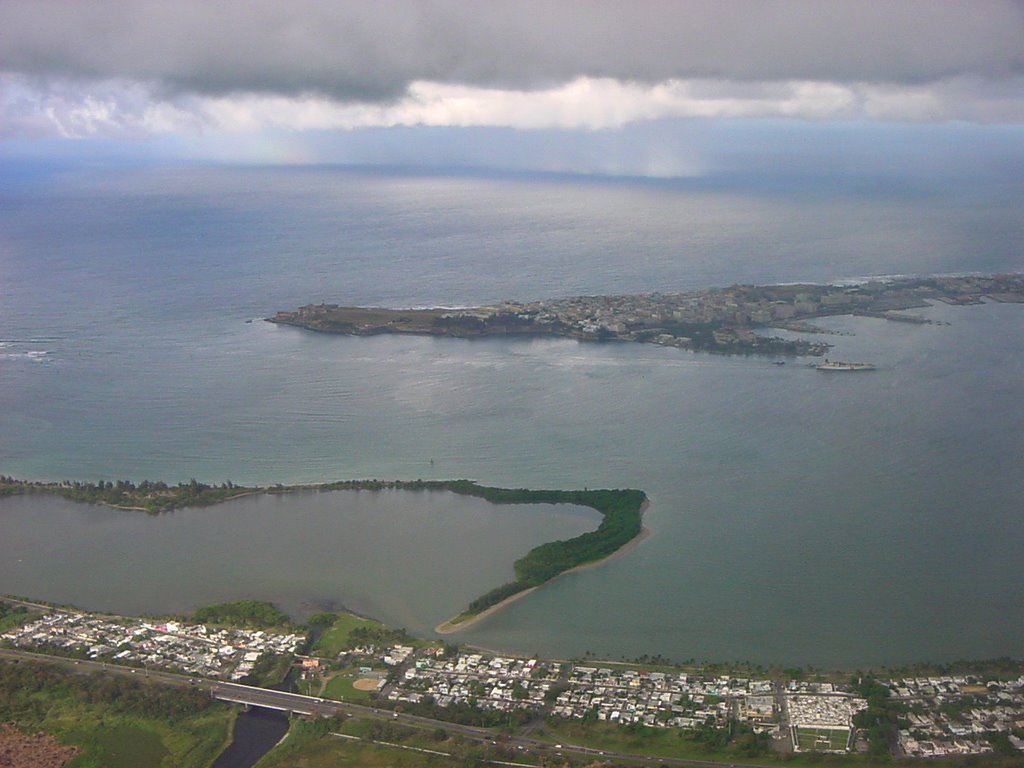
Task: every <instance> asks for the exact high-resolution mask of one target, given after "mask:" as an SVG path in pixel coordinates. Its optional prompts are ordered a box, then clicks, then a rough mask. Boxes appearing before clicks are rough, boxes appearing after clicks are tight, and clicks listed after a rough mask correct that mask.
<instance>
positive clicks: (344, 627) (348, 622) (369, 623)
mask: <svg viewBox="0 0 1024 768" xmlns="http://www.w3.org/2000/svg"><path fill="white" fill-rule="evenodd" d="M358 627H367V628H370V629H384V628H385V627H384V625H383V624H381V623H380V622H379V621H373V620H372V619H362V618H360V617H358V616H353V615H352V614H351V613H341V614H338V619H337V621H335V622H334V624H333V625H332V626H331V627H330V629H327V630H324V633H323V634H322V635H320V639H319V640H317V642H316V645H315V646H313V650H312V653H313V654H315V655H318V656H327V657H329V658H333V657H334V656H337V655H338V654H339V653H341V652H342V651H346V650H348V649H349V648H351V647H352V643H351V641H350V640H349V635H350V634H351V632H352V630H353V629H356V628H358Z"/></svg>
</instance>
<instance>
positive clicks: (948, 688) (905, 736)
mask: <svg viewBox="0 0 1024 768" xmlns="http://www.w3.org/2000/svg"><path fill="white" fill-rule="evenodd" d="M888 685H889V688H890V690H891V692H892V696H893V697H896V698H898V699H900V700H901V701H905V702H906V703H907V707H908V712H907V720H908V724H907V725H908V727H906V728H903V729H901V730H900V748H901V749H902V750H903V751H904V752H905V753H906V754H908V755H914V756H919V757H940V756H942V755H963V754H975V753H981V752H991V751H992V749H993V747H992V744H991V741H990V740H989V739H988V738H987V735H988V734H993V733H995V734H1001V735H1003V736H1004V737H1005V739H1006V743H1007V744H1008V745H1010V746H1011V747H1012V748H1013V749H1016V750H1017V751H1024V739H1022V738H1020V737H1019V736H1018V735H1017V734H1019V733H1020V732H1021V731H1022V730H1024V676H1022V677H1020V678H1018V679H1016V680H1011V681H999V680H984V679H981V678H977V677H973V676H970V675H960V676H944V677H927V678H903V679H900V680H892V681H889V682H888ZM1015 731H1016V733H1015Z"/></svg>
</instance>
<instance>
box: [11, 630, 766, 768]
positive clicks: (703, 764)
mask: <svg viewBox="0 0 1024 768" xmlns="http://www.w3.org/2000/svg"><path fill="white" fill-rule="evenodd" d="M0 658H3V659H11V660H15V661H32V662H36V663H44V664H53V665H56V666H59V667H63V668H65V669H68V670H70V671H72V672H76V673H86V672H90V673H92V672H101V673H103V674H111V675H120V676H123V677H135V678H140V677H141V678H144V679H146V680H149V681H151V682H153V683H158V684H160V685H171V686H176V687H178V688H196V689H199V690H203V691H208V692H209V693H210V696H211V697H212V698H215V699H219V700H221V701H225V702H230V703H234V704H240V705H244V706H253V707H264V708H268V709H276V710H280V711H284V712H293V713H296V714H301V715H306V716H312V717H334V716H345V717H358V718H360V719H367V720H382V721H387V722H392V723H396V724H402V725H405V726H409V727H412V728H420V729H429V730H431V731H433V730H435V729H437V728H443V729H444V730H445V731H446V732H447V733H449V734H458V735H459V736H461V737H463V738H466V739H471V740H473V741H476V742H479V743H481V744H484V745H492V746H498V745H501V746H503V747H505V748H506V749H511V750H514V751H517V752H520V753H533V754H538V755H548V756H550V755H563V756H565V757H570V756H579V757H587V758H591V759H593V758H595V757H600V758H602V759H605V760H610V761H615V762H616V763H618V764H622V765H641V766H652V765H676V766H694V767H695V768H723V766H730V763H728V762H725V761H720V760H693V759H684V758H677V757H651V756H648V755H637V754H630V753H625V752H602V751H600V750H597V749H592V748H590V747H583V746H578V745H571V744H557V745H556V744H552V743H551V742H549V741H540V740H537V739H531V738H527V737H517V736H512V737H511V738H505V737H497V736H496V734H495V733H493V732H492V731H490V730H488V729H486V728H477V727H475V726H470V725H459V724H457V723H450V722H447V721H445V720H434V719H432V718H428V717H420V716H419V715H412V714H408V713H404V712H392V711H390V710H387V709H379V708H375V707H370V706H364V705H361V704H350V703H348V702H342V701H334V700H332V699H321V698H318V697H316V696H305V695H303V694H299V693H288V692H286V691H275V690H272V689H270V688H258V687H256V686H252V685H243V684H241V683H227V682H221V681H219V680H207V679H203V678H196V677H189V676H188V675H179V674H175V673H173V672H164V671H156V670H146V669H136V668H133V667H122V666H118V665H115V664H107V663H104V662H99V661H87V660H84V659H70V658H64V657H61V656H49V655H46V654H41V653H31V652H29V651H17V650H6V649H0ZM743 766H744V768H779V767H778V765H777V764H776V765H758V764H756V763H743Z"/></svg>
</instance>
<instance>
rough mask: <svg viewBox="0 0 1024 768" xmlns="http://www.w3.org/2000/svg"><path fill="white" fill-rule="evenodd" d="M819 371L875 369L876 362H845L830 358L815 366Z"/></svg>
mask: <svg viewBox="0 0 1024 768" xmlns="http://www.w3.org/2000/svg"><path fill="white" fill-rule="evenodd" d="M814 367H815V368H817V369H818V370H819V371H874V370H877V368H875V365H874V363H844V362H842V361H841V360H829V359H828V358H825V362H823V363H819V364H818V365H816V366H814Z"/></svg>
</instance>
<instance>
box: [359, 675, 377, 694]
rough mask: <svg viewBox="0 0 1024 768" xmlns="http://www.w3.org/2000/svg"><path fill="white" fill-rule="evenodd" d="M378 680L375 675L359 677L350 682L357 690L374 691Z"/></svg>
mask: <svg viewBox="0 0 1024 768" xmlns="http://www.w3.org/2000/svg"><path fill="white" fill-rule="evenodd" d="M378 682H379V681H378V680H377V678H375V677H361V678H359V679H358V680H356V681H355V682H354V683H352V687H353V688H355V689H356V690H357V691H376V690H377V683H378Z"/></svg>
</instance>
